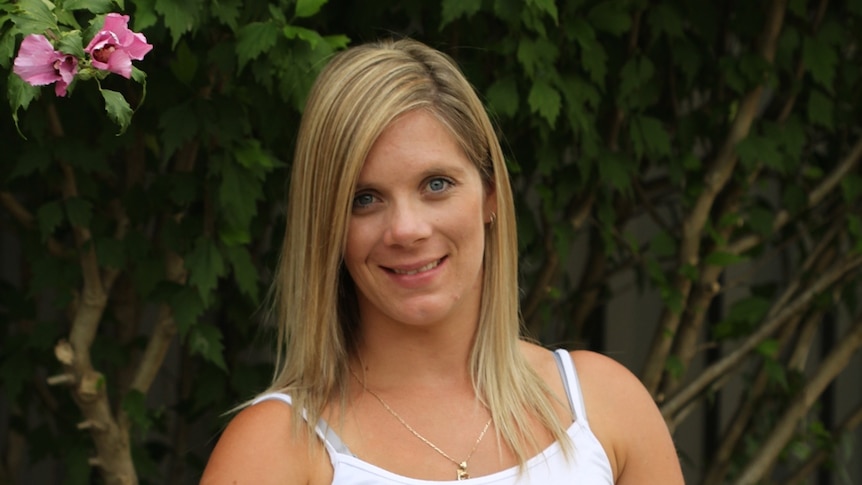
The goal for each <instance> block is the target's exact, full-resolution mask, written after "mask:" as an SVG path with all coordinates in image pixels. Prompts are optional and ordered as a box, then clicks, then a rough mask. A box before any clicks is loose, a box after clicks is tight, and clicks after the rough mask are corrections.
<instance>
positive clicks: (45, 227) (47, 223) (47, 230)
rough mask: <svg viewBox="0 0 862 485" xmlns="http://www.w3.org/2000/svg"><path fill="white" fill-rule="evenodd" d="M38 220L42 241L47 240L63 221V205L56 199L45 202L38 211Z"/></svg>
mask: <svg viewBox="0 0 862 485" xmlns="http://www.w3.org/2000/svg"><path fill="white" fill-rule="evenodd" d="M36 221H37V222H38V223H39V232H40V233H41V235H42V242H45V241H47V240H48V238H50V237H51V234H53V233H54V229H56V228H57V226H59V225H60V223H61V222H63V205H62V204H61V203H60V202H59V201H56V200H54V201H51V202H48V203H47V204H44V205H43V206H41V207H39V209H38V210H37V211H36Z"/></svg>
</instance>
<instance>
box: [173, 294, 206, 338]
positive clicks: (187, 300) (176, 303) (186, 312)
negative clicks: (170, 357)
mask: <svg viewBox="0 0 862 485" xmlns="http://www.w3.org/2000/svg"><path fill="white" fill-rule="evenodd" d="M167 304H168V305H169V306H170V307H171V312H172V314H173V316H174V321H175V322H176V323H177V330H179V332H180V336H182V337H185V336H186V335H188V333H189V330H191V329H192V328H193V327H195V326H197V323H198V318H199V317H200V316H201V315H202V314H203V312H204V310H205V309H206V308H205V304H204V302H203V300H202V299H201V297H200V294H199V292H198V291H196V290H195V289H194V288H190V287H188V286H181V287H179V288H178V289H176V288H174V287H172V288H171V290H170V291H169V292H168V299H167Z"/></svg>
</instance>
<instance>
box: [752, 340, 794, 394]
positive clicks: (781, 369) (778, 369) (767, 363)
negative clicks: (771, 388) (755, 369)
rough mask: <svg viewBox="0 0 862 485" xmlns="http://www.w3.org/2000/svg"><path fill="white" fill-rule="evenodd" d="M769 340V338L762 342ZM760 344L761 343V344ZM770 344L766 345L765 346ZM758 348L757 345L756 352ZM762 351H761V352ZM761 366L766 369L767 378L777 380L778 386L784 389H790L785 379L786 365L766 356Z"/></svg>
mask: <svg viewBox="0 0 862 485" xmlns="http://www.w3.org/2000/svg"><path fill="white" fill-rule="evenodd" d="M767 342H770V341H769V340H767V341H765V342H764V343H767ZM761 345H762V344H761ZM770 345H771V344H769V345H767V348H768V347H769V346H770ZM759 351H760V348H759V347H758V352H759ZM761 353H762V352H761ZM763 368H764V370H766V375H767V376H768V377H769V380H770V381H772V382H777V383H778V385H779V386H781V388H782V389H784V390H785V391H788V390H790V384H789V383H788V381H787V367H786V366H784V365H783V364H782V363H781V362H778V361H777V360H775V359H774V358H767V359H765V360H764V361H763Z"/></svg>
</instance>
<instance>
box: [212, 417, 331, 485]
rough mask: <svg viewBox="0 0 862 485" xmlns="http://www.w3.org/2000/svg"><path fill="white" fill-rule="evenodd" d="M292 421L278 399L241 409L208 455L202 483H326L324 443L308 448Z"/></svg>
mask: <svg viewBox="0 0 862 485" xmlns="http://www.w3.org/2000/svg"><path fill="white" fill-rule="evenodd" d="M292 420H293V414H292V412H291V409H290V407H289V406H288V405H287V404H285V403H283V402H280V401H264V402H262V403H260V404H256V405H254V406H251V407H248V408H245V409H243V410H242V411H240V413H239V414H237V415H236V416H235V417H234V418H233V419H232V420H231V422H230V424H228V426H227V428H226V429H225V430H224V433H222V435H221V437H220V438H219V440H218V443H217V444H216V447H215V449H214V450H213V452H212V454H211V455H210V459H209V462H208V463H207V466H206V469H205V470H204V474H203V477H202V478H201V482H200V483H201V485H245V484H254V485H268V484H273V485H275V484H278V485H285V484H291V485H292V484H310V483H330V482H331V480H332V478H331V476H332V470H331V467H330V466H329V460H328V459H327V457H326V452H325V451H324V449H323V447H322V446H319V444H318V443H315V445H314V446H315V447H316V448H315V449H311V448H310V447H309V445H308V439H309V438H308V436H307V434H306V433H304V432H302V431H300V432H298V433H294V432H293V431H292ZM327 476H328V479H327V478H326V477H327ZM311 477H314V480H311ZM321 479H323V481H322V482H321V481H320V480H321Z"/></svg>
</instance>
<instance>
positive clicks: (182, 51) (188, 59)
mask: <svg viewBox="0 0 862 485" xmlns="http://www.w3.org/2000/svg"><path fill="white" fill-rule="evenodd" d="M170 66H171V72H172V73H174V76H176V78H177V79H179V80H180V82H181V83H183V84H185V85H187V86H188V85H191V83H192V79H194V77H195V73H196V72H197V70H198V58H197V56H196V55H195V54H194V53H193V52H192V51H191V49H189V46H188V44H187V43H185V42H180V43H179V45H178V46H177V48H176V57H174V58H173V59H171V61H170Z"/></svg>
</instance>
